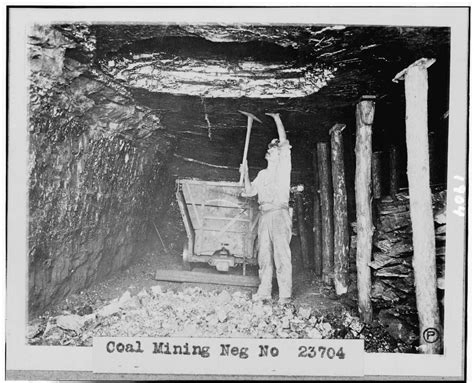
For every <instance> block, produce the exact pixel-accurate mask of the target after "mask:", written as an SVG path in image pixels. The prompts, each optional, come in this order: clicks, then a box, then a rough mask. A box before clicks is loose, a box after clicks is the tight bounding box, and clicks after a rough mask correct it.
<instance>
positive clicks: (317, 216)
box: [313, 150, 323, 278]
mask: <svg viewBox="0 0 474 383" xmlns="http://www.w3.org/2000/svg"><path fill="white" fill-rule="evenodd" d="M313 171H314V196H313V235H314V271H315V273H316V276H317V277H319V278H321V276H322V273H323V261H322V252H321V247H322V244H321V240H322V239H321V201H320V198H319V170H318V154H317V152H316V150H314V151H313Z"/></svg>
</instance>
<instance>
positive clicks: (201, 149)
mask: <svg viewBox="0 0 474 383" xmlns="http://www.w3.org/2000/svg"><path fill="white" fill-rule="evenodd" d="M28 49H29V60H30V71H31V72H30V89H29V91H30V93H29V94H30V100H29V111H30V115H29V237H28V241H29V255H28V257H29V269H28V280H29V301H28V313H29V318H30V320H31V321H32V323H36V327H34V326H33V329H34V331H33V330H32V331H33V333H34V334H33V333H30V342H31V343H35V342H36V343H37V344H44V342H45V343H46V344H47V343H48V342H50V343H49V344H81V345H82V343H81V342H80V341H79V340H78V337H77V334H78V333H79V331H77V332H76V333H75V335H74V336H72V335H71V336H69V337H68V336H66V335H64V334H65V332H64V327H68V326H67V325H63V327H61V326H59V327H61V328H62V332H61V333H59V335H58V334H56V335H55V336H56V337H55V338H54V337H53V335H54V334H53V335H51V334H52V333H51V326H50V329H49V330H50V334H49V338H48V336H47V334H46V333H45V331H44V330H45V329H44V327H45V323H46V322H48V323H53V322H51V321H50V320H49V319H48V318H50V317H52V316H54V315H55V316H56V318H60V317H61V318H63V319H64V318H65V317H67V316H68V315H71V316H72V315H76V316H80V317H82V316H83V315H85V314H87V315H90V314H91V313H93V312H95V310H99V309H100V305H101V304H102V305H104V304H105V302H106V301H107V299H115V298H117V297H119V296H121V295H122V294H124V293H126V291H129V292H130V289H129V288H130V286H129V285H131V284H133V285H134V287H135V288H142V287H143V288H144V289H145V290H143V291H147V290H146V288H150V286H154V285H158V286H159V285H160V281H159V280H158V279H159V278H156V274H155V273H156V272H159V271H160V270H161V271H164V272H168V271H170V272H171V271H173V273H174V274H178V275H179V273H180V272H182V275H185V272H186V273H189V272H190V271H189V269H185V267H184V266H189V265H183V248H184V247H185V244H186V243H187V241H188V236H189V232H188V231H187V230H186V227H185V226H186V225H185V222H184V221H183V211H182V209H181V210H180V206H179V201H178V200H177V197H176V196H177V194H176V193H177V189H178V188H179V182H180V180H188V179H192V180H198V181H203V182H217V183H219V182H230V183H235V184H237V183H238V182H239V178H240V172H239V169H240V164H241V163H242V161H243V159H242V158H243V157H242V156H243V151H244V147H245V141H246V132H247V124H248V119H247V116H246V115H244V114H242V113H241V112H240V111H244V112H248V113H251V114H252V115H254V116H256V117H257V118H258V119H259V120H260V121H261V122H258V121H253V123H252V129H251V133H250V140H249V145H248V155H247V163H248V167H249V173H250V178H251V179H254V178H255V177H256V175H257V173H258V171H259V170H261V169H263V168H265V167H266V160H265V153H266V150H267V145H268V143H269V142H270V141H271V140H272V139H273V138H275V137H277V130H276V128H275V124H274V122H273V120H272V119H271V118H270V117H268V116H266V115H265V113H279V114H280V116H281V119H282V122H283V124H284V127H285V130H286V134H287V138H288V140H289V142H290V144H291V147H292V149H291V155H292V158H291V159H292V172H291V192H290V207H291V210H292V211H293V214H292V220H293V229H292V238H291V243H290V245H291V251H292V264H293V280H294V288H293V290H294V291H293V294H294V299H295V302H298V300H300V301H301V302H303V303H304V304H305V305H306V306H304V307H309V310H310V311H311V310H315V309H319V308H320V307H319V308H318V307H317V305H318V304H320V303H321V302H323V303H321V304H322V305H323V306H324V305H326V304H327V305H328V306H327V308H328V310H326V311H327V312H329V314H328V315H330V314H331V310H333V309H334V310H336V309H337V310H340V309H341V307H345V308H346V309H347V310H348V312H351V313H352V314H351V315H353V316H354V317H357V316H358V314H357V283H356V281H357V279H356V261H355V258H356V248H357V241H356V238H357V233H356V232H355V230H354V223H355V222H356V220H357V213H356V196H355V193H356V192H355V188H356V187H355V183H356V149H355V148H356V140H357V137H356V133H357V123H356V107H357V105H358V103H359V102H361V100H371V102H372V105H373V107H374V118H373V123H372V153H373V156H374V158H375V157H376V158H377V161H378V162H377V164H378V165H377V170H376V171H375V170H373V172H372V173H373V175H374V174H375V175H376V176H377V177H378V195H377V196H375V195H374V196H373V198H372V203H373V210H372V218H373V222H374V227H375V231H374V242H373V249H372V253H373V257H372V263H374V262H375V263H374V265H372V266H373V267H372V268H371V273H372V280H371V283H372V285H371V299H372V303H373V305H374V319H375V318H376V319H377V321H378V322H377V323H381V325H380V326H381V330H380V331H382V332H384V334H386V333H388V335H387V338H386V339H389V340H388V341H386V344H388V345H389V346H387V347H386V350H389V349H390V350H392V351H393V350H397V347H398V350H399V351H400V350H401V351H408V352H411V351H413V350H414V348H413V347H414V346H413V345H414V344H415V343H416V339H417V319H416V306H415V302H414V295H415V294H414V287H413V272H412V270H411V258H410V257H411V255H412V253H413V248H412V246H411V244H410V236H411V229H410V226H409V206H408V200H409V198H408V197H409V191H408V189H409V185H408V179H407V141H406V140H407V138H406V127H405V121H406V105H405V100H406V98H405V87H404V84H403V81H402V82H399V83H395V82H393V81H392V79H393V78H394V77H395V76H396V75H397V73H400V72H401V71H402V70H404V69H405V68H407V67H408V66H409V65H411V64H412V63H414V62H415V61H416V60H419V59H421V58H426V59H434V60H435V62H434V63H433V64H432V65H431V66H430V67H429V69H428V71H427V73H428V113H427V116H428V137H429V154H430V157H429V159H430V161H429V166H430V187H431V191H432V199H433V211H434V212H435V213H437V212H438V211H442V209H443V206H444V204H445V191H446V179H447V137H448V115H449V111H448V102H449V100H448V93H449V92H448V90H449V66H450V65H449V57H450V30H449V28H434V27H433V28H428V27H423V28H421V27H416V28H414V27H386V26H384V27H381V26H350V25H346V26H342V25H325V26H321V25H247V24H246V25H243V24H234V25H221V24H215V25H214V24H209V25H207V24H203V25H187V24H186V25H179V24H169V25H161V24H160V25H146V24H140V25H132V24H127V25H125V24H123V25H122V24H113V25H112V24H111V25H108V24H54V25H36V26H35V27H34V28H32V30H31V31H30V33H29V36H28ZM337 124H339V126H342V125H343V126H344V129H343V130H342V140H343V141H342V145H343V151H342V157H341V158H342V161H343V169H344V174H343V176H344V183H345V188H346V191H345V192H346V200H347V208H346V210H345V212H344V214H345V220H346V222H347V224H346V227H345V228H343V229H344V230H346V231H345V232H346V235H347V238H348V242H347V243H348V245H349V247H350V248H349V253H348V257H349V261H348V262H349V271H348V282H347V283H348V293H347V294H344V298H340V297H338V296H335V293H334V291H333V287H331V282H330V280H331V278H329V283H327V284H325V283H323V280H322V276H321V274H318V272H317V269H318V265H316V263H315V262H317V261H315V260H316V259H318V256H317V254H316V252H318V251H321V250H320V248H319V250H318V247H317V246H316V244H315V242H316V241H317V239H315V238H317V236H318V235H319V238H321V234H320V233H317V231H318V230H321V228H322V225H323V226H324V225H325V222H326V221H325V218H327V217H324V216H322V217H321V212H319V216H317V215H315V213H314V212H315V205H316V204H319V203H322V202H321V201H322V198H324V196H323V195H321V189H322V187H321V186H322V185H321V183H320V180H321V178H320V174H321V171H322V168H321V166H322V165H321V162H320V161H318V145H321V144H323V146H324V144H325V145H326V148H328V150H329V151H331V134H330V130H331V128H333V127H334V126H335V125H337ZM328 162H329V164H327V165H329V166H328V169H329V171H331V158H329V159H328ZM372 169H375V168H374V166H373V164H372ZM328 180H330V185H324V186H328V187H329V193H333V192H335V191H333V189H332V177H331V173H329V178H328ZM315 196H317V199H316V198H315ZM328 198H330V199H331V201H332V200H333V196H332V194H330V195H329V197H328ZM315 201H317V202H316V203H315ZM186 202H189V201H186ZM331 203H332V202H331ZM319 207H320V206H318V209H317V210H318V211H320V209H319ZM189 209H190V210H191V213H190V214H193V213H192V209H193V206H189ZM331 209H332V207H331ZM329 214H333V212H332V210H331V211H330V213H329ZM435 219H436V217H435ZM321 222H322V224H321ZM443 223H445V221H444V222H443V221H442V218H440V219H438V221H436V223H435V229H436V230H437V232H436V233H437V234H436V254H437V267H438V281H440V280H442V276H443V273H444V269H443V268H444V253H443V249H444V247H443V242H442V241H443V238H442V236H443V232H442V230H443V225H442V224H443ZM315 228H316V229H315ZM318 228H319V229H318ZM335 245H336V246H337V243H336V244H335ZM384 246H385V247H384ZM394 248H397V249H401V250H400V251H398V252H397V251H395V250H394ZM215 250H219V249H218V248H216V249H215ZM410 254H411V255H410ZM319 256H320V255H319ZM391 256H393V257H392V258H390V257H391ZM389 258H390V259H389ZM401 259H403V262H402V261H400V260H401ZM387 265H388V266H387ZM386 266H387V267H386ZM319 267H320V266H319ZM242 268H243V265H241V264H238V265H237V266H235V267H233V268H232V269H231V270H229V271H228V272H227V273H226V272H224V273H223V272H222V271H218V270H216V268H214V267H212V266H209V265H208V264H207V263H206V262H203V263H202V264H199V263H198V262H193V264H192V265H191V269H192V270H191V272H193V270H195V269H199V270H201V272H202V273H208V274H209V275H210V276H209V278H212V277H211V275H216V274H217V275H219V276H220V278H223V279H225V278H226V275H227V276H228V277H229V278H232V277H235V276H237V275H239V276H240V275H242V274H243V270H242ZM134 270H139V272H138V271H137V273H138V274H136V275H134V276H131V274H133V273H134ZM158 274H159V273H158ZM246 274H247V276H248V277H252V276H253V277H254V278H257V275H258V270H257V268H256V267H255V266H252V265H249V266H248V270H247V271H246ZM133 278H135V279H133ZM183 278H184V277H183ZM132 280H133V283H132V282H130V281H132ZM110 281H114V282H110ZM120 281H122V282H123V283H122V284H120ZM161 282H164V283H168V284H172V282H170V281H161ZM181 282H183V283H188V284H189V283H190V282H189V281H186V280H185V278H184V279H183V281H181ZM205 282H206V281H205V280H204V281H200V282H199V281H198V282H194V284H193V283H191V287H189V288H195V286H200V284H201V283H205ZM207 282H209V281H207ZM175 283H176V285H178V286H179V285H180V282H179V281H175ZM108 284H109V285H110V286H112V285H113V286H114V287H113V288H114V289H115V290H114V291H113V292H111V291H109V292H108V293H107V294H108V295H107V294H106V295H104V296H102V297H99V298H100V299H99V298H98V296H97V294H99V293H97V294H96V295H95V299H96V300H95V301H93V300H92V298H90V301H88V302H86V303H87V304H86V303H84V302H82V303H81V304H82V306H81V307H79V306H74V302H78V301H80V299H82V298H81V297H85V296H89V295H90V294H91V293H90V292H91V291H93V290H94V289H96V290H94V291H99V290H98V287H97V286H107V285H108ZM438 285H439V286H440V285H441V282H440V283H438ZM163 286H168V285H162V287H160V288H159V289H158V288H157V289H155V290H156V291H165V290H166V287H163ZM173 286H174V285H173ZM196 288H197V287H196ZM214 288H215V289H219V288H221V290H225V289H226V288H228V287H227V285H226V284H225V283H223V285H222V286H220V287H219V284H217V285H216V286H214ZM160 289H163V290H160ZM233 289H234V290H232V291H237V292H239V291H243V292H245V291H246V289H245V288H241V289H240V290H239V287H236V286H234V287H233ZM315 289H316V290H317V291H318V294H320V296H321V302H319V303H318V302H316V301H315V300H314V299H312V298H311V297H313V296H315V294H316V293H315V292H314V291H315ZM109 290H110V289H109ZM132 290H133V289H132ZM247 290H248V289H247ZM192 291H194V294H198V293H196V291H197V290H192ZM437 293H438V295H439V299H441V298H442V289H441V288H438V290H437ZM88 294H89V295H88ZM114 294H115V295H114ZM134 294H136V292H132V295H134ZM146 294H148V293H143V294H142V295H146ZM149 294H150V296H152V293H149ZM351 294H352V295H351ZM316 295H317V294H316ZM232 296H233V295H232ZM84 299H85V298H84ZM395 304H398V305H399V307H400V310H401V311H402V312H404V314H403V315H402V318H405V319H403V320H402V319H400V315H396V313H394V312H392V311H390V310H391V309H392V308H393V306H394V305H395ZM335 306H337V307H335ZM84 307H86V309H84ZM302 307H303V306H302ZM304 307H303V308H304ZM440 307H442V305H440ZM81 310H83V312H81ZM84 310H85V311H84ZM296 310H298V308H296ZM351 310H352V311H351ZM403 310H404V311H403ZM335 312H336V311H334V313H335ZM334 313H333V314H334ZM218 314H219V313H218ZM303 314H304V312H303ZM58 315H59V316H58ZM295 315H296V314H295ZM334 315H335V314H334ZM309 316H310V315H309V314H308V318H309ZM38 318H40V319H38ZM308 318H306V319H308ZM410 318H411V319H410ZM218 319H219V320H218V321H217V322H216V323H219V324H220V322H224V321H220V317H219V318H218ZM399 322H403V323H402V324H401V325H400V327H398V330H393V328H392V327H394V326H393V323H396V324H399ZM41 326H42V327H41ZM73 327H74V326H73ZM336 327H337V326H336ZM336 327H335V326H333V328H334V329H336ZM395 327H396V326H395ZM39 328H42V329H43V332H41V331H39V330H38V329H39ZM341 328H342V327H341ZM400 329H402V330H400ZM69 330H70V329H69ZM292 330H293V332H289V333H290V334H293V335H290V336H295V335H294V334H295V333H298V331H296V330H295V329H293V328H292ZM58 331H59V330H58ZM288 331H289V330H288ZM321 331H322V330H321ZM321 331H319V334H320V333H321ZM334 331H335V332H333V333H332V334H333V335H334V334H335V333H337V331H336V330H334ZM341 331H342V330H341ZM344 331H345V332H340V334H339V335H340V336H342V337H344V336H348V335H347V333H348V331H349V330H347V331H346V330H344ZM46 332H47V331H46ZM349 332H350V331H349ZM66 333H67V331H66ZM68 334H70V333H68ZM341 334H342V335H341ZM145 335H147V334H146V333H145ZM207 335H209V334H207ZM390 335H391V337H390ZM296 336H298V335H296ZM397 337H398V339H397ZM53 338H54V339H53ZM66 338H67V339H68V341H67V342H66V341H65V339H66ZM48 339H49V340H48ZM51 339H53V340H51ZM71 339H72V340H71ZM81 339H82V338H81ZM384 339H385V338H384ZM82 340H83V339H82ZM42 342H43V343H42ZM55 342H56V343H55ZM58 342H59V343H58ZM64 342H66V343H64ZM387 342H388V343H387ZM401 344H402V346H401ZM374 347H375V350H380V349H377V347H379V346H374ZM403 347H404V348H403ZM386 350H385V351H386ZM382 351H384V350H382Z"/></svg>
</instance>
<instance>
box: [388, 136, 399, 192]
mask: <svg viewBox="0 0 474 383" xmlns="http://www.w3.org/2000/svg"><path fill="white" fill-rule="evenodd" d="M389 159H390V161H389V167H390V195H391V196H392V198H393V200H394V201H396V200H397V192H398V188H399V182H398V179H399V175H398V166H399V165H398V162H399V161H398V148H397V147H396V146H395V145H390V155H389Z"/></svg>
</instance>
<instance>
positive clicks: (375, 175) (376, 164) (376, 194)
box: [372, 152, 382, 200]
mask: <svg viewBox="0 0 474 383" xmlns="http://www.w3.org/2000/svg"><path fill="white" fill-rule="evenodd" d="M372 196H373V198H374V200H378V199H380V198H381V197H382V152H374V153H372Z"/></svg>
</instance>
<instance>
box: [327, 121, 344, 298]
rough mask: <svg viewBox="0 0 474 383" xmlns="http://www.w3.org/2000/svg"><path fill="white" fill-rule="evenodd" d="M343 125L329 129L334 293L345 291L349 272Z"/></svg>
mask: <svg viewBox="0 0 474 383" xmlns="http://www.w3.org/2000/svg"><path fill="white" fill-rule="evenodd" d="M345 127H346V125H344V124H336V125H334V126H333V127H332V128H331V129H330V130H329V134H330V135H331V168H332V187H333V191H334V199H333V201H334V209H333V210H334V287H335V289H336V295H342V294H345V293H347V281H348V273H349V232H348V224H347V191H346V179H345V171H344V145H343V138H342V131H343V130H344V129H345Z"/></svg>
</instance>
